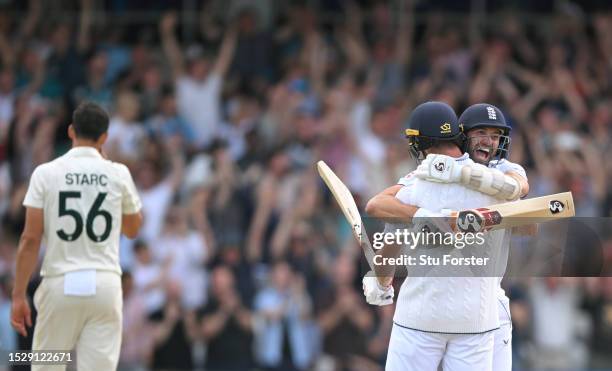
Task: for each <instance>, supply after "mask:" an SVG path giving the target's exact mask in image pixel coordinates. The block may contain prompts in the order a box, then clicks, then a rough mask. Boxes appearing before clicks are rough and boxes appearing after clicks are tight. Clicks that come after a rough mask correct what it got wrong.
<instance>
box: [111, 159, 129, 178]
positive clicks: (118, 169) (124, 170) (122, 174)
mask: <svg viewBox="0 0 612 371" xmlns="http://www.w3.org/2000/svg"><path fill="white" fill-rule="evenodd" d="M105 161H107V162H108V164H109V165H110V167H111V168H112V169H113V170H114V171H115V175H117V176H118V177H119V178H121V179H125V178H126V177H130V176H131V175H130V169H129V168H128V167H127V166H126V165H125V164H122V163H120V162H114V161H110V160H105Z"/></svg>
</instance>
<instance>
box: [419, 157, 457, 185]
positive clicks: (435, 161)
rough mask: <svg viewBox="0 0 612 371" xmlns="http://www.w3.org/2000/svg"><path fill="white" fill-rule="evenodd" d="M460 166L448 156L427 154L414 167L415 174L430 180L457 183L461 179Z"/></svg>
mask: <svg viewBox="0 0 612 371" xmlns="http://www.w3.org/2000/svg"><path fill="white" fill-rule="evenodd" d="M462 167H463V165H461V164H459V163H457V161H455V159H454V158H452V157H450V156H446V155H435V154H429V155H427V157H426V158H425V160H423V162H421V164H420V165H419V166H418V167H417V168H416V170H415V175H416V176H417V177H418V178H421V179H425V180H429V181H431V182H438V183H457V182H459V181H460V180H461V168H462Z"/></svg>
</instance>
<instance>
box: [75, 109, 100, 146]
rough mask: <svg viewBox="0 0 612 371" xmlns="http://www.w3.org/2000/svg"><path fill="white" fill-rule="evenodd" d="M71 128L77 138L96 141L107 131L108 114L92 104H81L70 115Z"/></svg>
mask: <svg viewBox="0 0 612 371" xmlns="http://www.w3.org/2000/svg"><path fill="white" fill-rule="evenodd" d="M72 127H73V128H74V132H75V133H76V136H77V137H78V138H83V139H91V140H98V139H99V138H100V136H102V134H104V133H106V132H107V131H108V114H107V113H106V111H104V109H103V108H102V107H100V106H99V105H97V104H95V103H92V102H83V103H81V104H79V106H78V107H77V108H76V109H75V110H74V113H73V114H72Z"/></svg>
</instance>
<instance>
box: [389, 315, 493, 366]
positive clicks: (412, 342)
mask: <svg viewBox="0 0 612 371" xmlns="http://www.w3.org/2000/svg"><path fill="white" fill-rule="evenodd" d="M494 333H495V331H489V332H485V333H482V334H473V335H472V334H470V335H467V334H466V335H463V334H439V333H430V332H423V331H418V330H411V329H408V328H405V327H401V326H398V325H393V330H392V331H391V340H390V342H389V352H388V354H387V364H386V366H385V370H387V371H400V370H402V371H437V370H438V365H442V369H443V370H444V371H491V370H492V369H493V339H494Z"/></svg>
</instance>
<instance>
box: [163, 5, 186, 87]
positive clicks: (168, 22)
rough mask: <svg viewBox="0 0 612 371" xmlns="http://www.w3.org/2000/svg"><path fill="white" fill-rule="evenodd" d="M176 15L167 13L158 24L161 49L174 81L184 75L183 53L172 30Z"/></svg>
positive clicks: (174, 25)
mask: <svg viewBox="0 0 612 371" xmlns="http://www.w3.org/2000/svg"><path fill="white" fill-rule="evenodd" d="M177 19H178V18H177V15H176V13H175V12H168V13H166V14H164V15H163V16H162V19H161V21H160V22H159V33H160V36H161V37H160V38H161V42H162V49H163V50H164V54H165V56H166V58H167V59H168V62H169V63H170V69H171V70H172V75H173V77H174V79H177V78H179V77H181V76H183V74H184V73H185V62H184V59H183V51H182V50H181V46H180V45H179V43H178V40H177V39H176V36H175V35H174V29H175V27H176V23H177Z"/></svg>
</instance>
